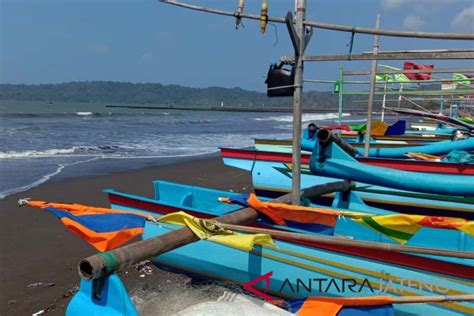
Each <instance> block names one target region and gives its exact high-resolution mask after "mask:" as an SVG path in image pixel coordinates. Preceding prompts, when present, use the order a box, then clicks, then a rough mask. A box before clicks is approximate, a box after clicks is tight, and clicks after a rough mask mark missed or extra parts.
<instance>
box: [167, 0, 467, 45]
mask: <svg viewBox="0 0 474 316" xmlns="http://www.w3.org/2000/svg"><path fill="white" fill-rule="evenodd" d="M160 1H161V2H163V3H166V4H171V5H175V6H178V7H182V8H186V9H191V10H196V11H202V12H207V13H212V14H218V15H225V16H232V17H236V18H237V17H238V18H246V19H251V20H260V15H257V14H249V13H238V12H233V11H224V10H218V9H211V8H207V7H202V6H197V5H192V4H188V3H183V2H179V1H174V0H160ZM268 21H270V22H275V23H285V19H284V18H278V17H274V16H268ZM303 24H304V25H306V26H310V27H314V28H319V29H326V30H332V31H340V32H349V33H361V34H372V35H380V36H392V37H412V38H427V39H444V40H474V34H473V33H431V32H406V31H395V30H384V29H380V30H376V29H372V28H365V27H353V26H347V25H338V24H331V23H322V22H314V21H307V20H305V21H304V22H303Z"/></svg>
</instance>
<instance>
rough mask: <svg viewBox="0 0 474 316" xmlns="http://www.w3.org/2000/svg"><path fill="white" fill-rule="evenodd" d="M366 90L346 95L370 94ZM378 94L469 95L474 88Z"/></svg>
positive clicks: (377, 93) (381, 92)
mask: <svg viewBox="0 0 474 316" xmlns="http://www.w3.org/2000/svg"><path fill="white" fill-rule="evenodd" d="M368 94H369V92H366V91H344V95H368ZM375 94H376V95H384V94H386V95H467V94H474V89H459V90H419V91H418V90H417V91H410V90H403V91H377V92H375Z"/></svg>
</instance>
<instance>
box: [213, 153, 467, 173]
mask: <svg viewBox="0 0 474 316" xmlns="http://www.w3.org/2000/svg"><path fill="white" fill-rule="evenodd" d="M220 151H221V156H222V158H227V159H242V160H252V161H253V160H259V161H273V162H281V163H285V164H291V153H282V152H271V151H260V150H253V149H235V148H220ZM310 157H311V155H310V153H309V152H307V153H303V154H302V155H301V162H302V164H303V165H308V164H309V160H310ZM356 160H357V161H359V162H362V163H365V164H369V165H372V166H379V167H386V168H393V169H399V170H406V171H417V172H428V173H440V174H444V173H446V174H459V175H474V164H458V163H450V162H441V161H426V160H413V159H396V158H379V157H359V156H358V157H356Z"/></svg>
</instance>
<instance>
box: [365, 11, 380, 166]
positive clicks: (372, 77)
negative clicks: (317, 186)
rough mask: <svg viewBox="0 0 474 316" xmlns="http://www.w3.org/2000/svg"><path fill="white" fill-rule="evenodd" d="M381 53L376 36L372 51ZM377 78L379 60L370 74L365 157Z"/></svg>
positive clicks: (373, 63) (373, 65)
mask: <svg viewBox="0 0 474 316" xmlns="http://www.w3.org/2000/svg"><path fill="white" fill-rule="evenodd" d="M375 28H376V29H377V30H378V29H380V14H377V21H376V22H375ZM378 51H379V36H378V35H375V36H374V48H373V51H372V54H373V55H377V53H378ZM376 76H377V60H376V59H374V60H372V70H371V74H370V93H369V105H368V107H367V125H366V126H367V127H366V129H365V144H364V156H366V157H368V156H369V148H370V129H371V128H372V111H373V108H374V93H375V81H376Z"/></svg>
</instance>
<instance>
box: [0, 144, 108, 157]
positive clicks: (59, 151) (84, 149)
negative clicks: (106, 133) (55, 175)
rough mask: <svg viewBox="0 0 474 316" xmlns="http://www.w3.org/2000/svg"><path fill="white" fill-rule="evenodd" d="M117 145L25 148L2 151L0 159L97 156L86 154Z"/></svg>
mask: <svg viewBox="0 0 474 316" xmlns="http://www.w3.org/2000/svg"><path fill="white" fill-rule="evenodd" d="M116 147H117V146H73V147H70V148H52V149H45V150H24V151H14V150H9V151H1V152H0V159H15V158H40V157H53V156H55V157H58V156H70V155H73V154H81V155H82V156H97V154H96V155H93V154H89V155H87V154H86V155H85V153H88V152H94V151H102V150H114V149H116Z"/></svg>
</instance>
